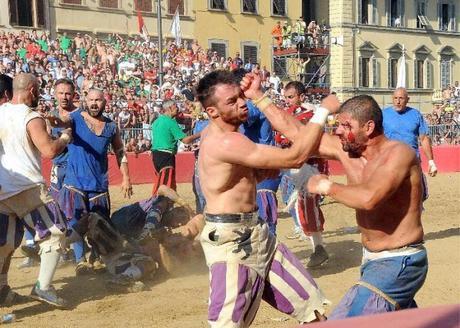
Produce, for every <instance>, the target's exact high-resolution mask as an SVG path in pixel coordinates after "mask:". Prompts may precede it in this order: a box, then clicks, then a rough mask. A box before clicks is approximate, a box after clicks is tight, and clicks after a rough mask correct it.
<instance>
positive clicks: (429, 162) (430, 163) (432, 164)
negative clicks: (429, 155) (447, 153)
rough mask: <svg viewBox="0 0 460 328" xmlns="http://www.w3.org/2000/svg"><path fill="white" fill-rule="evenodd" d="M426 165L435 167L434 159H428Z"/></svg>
mask: <svg viewBox="0 0 460 328" xmlns="http://www.w3.org/2000/svg"><path fill="white" fill-rule="evenodd" d="M428 166H434V167H436V164H435V163H434V160H432V159H430V160H429V161H428Z"/></svg>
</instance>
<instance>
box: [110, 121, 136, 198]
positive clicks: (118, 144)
mask: <svg viewBox="0 0 460 328" xmlns="http://www.w3.org/2000/svg"><path fill="white" fill-rule="evenodd" d="M112 148H113V151H114V152H115V156H116V158H117V163H118V167H119V168H120V172H121V175H122V177H123V180H122V183H121V190H122V192H123V194H124V197H125V198H126V197H128V198H131V195H132V194H133V188H132V186H131V180H130V178H129V169H128V157H127V156H126V153H125V149H124V147H123V141H122V140H121V136H120V130H118V129H117V132H116V133H115V135H114V136H113V139H112Z"/></svg>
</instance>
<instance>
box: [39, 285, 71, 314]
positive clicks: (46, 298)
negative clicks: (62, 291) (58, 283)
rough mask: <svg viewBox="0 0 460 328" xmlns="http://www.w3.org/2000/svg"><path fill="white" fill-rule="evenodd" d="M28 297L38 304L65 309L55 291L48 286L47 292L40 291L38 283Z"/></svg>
mask: <svg viewBox="0 0 460 328" xmlns="http://www.w3.org/2000/svg"><path fill="white" fill-rule="evenodd" d="M30 297H32V298H33V299H36V300H37V301H40V302H45V303H48V304H51V305H53V306H56V307H58V308H65V307H67V303H66V301H65V300H64V299H62V298H60V297H59V296H57V293H56V290H55V289H54V287H53V286H50V288H49V289H48V290H42V289H40V288H39V287H38V282H37V283H36V284H35V285H34V287H33V288H32V292H31V293H30Z"/></svg>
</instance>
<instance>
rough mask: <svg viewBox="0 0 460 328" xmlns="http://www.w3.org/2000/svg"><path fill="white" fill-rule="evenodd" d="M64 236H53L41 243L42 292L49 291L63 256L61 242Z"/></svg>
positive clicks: (40, 285) (39, 282)
mask: <svg viewBox="0 0 460 328" xmlns="http://www.w3.org/2000/svg"><path fill="white" fill-rule="evenodd" d="M62 238H63V235H51V236H50V238H49V239H47V240H45V241H43V242H41V243H40V259H41V263H40V273H39V274H38V285H39V288H40V289H41V290H48V289H49V288H50V285H51V281H52V280H53V276H54V273H55V272H56V268H57V265H58V262H59V257H60V256H61V252H60V249H61V246H60V244H61V241H62Z"/></svg>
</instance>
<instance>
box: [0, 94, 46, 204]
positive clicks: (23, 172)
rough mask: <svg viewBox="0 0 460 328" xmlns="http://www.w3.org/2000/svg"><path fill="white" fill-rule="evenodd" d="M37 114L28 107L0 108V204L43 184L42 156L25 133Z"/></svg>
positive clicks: (8, 105)
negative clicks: (1, 201) (0, 201)
mask: <svg viewBox="0 0 460 328" xmlns="http://www.w3.org/2000/svg"><path fill="white" fill-rule="evenodd" d="M35 118H39V119H42V118H41V116H40V114H38V113H37V112H34V111H33V110H31V109H30V108H29V107H28V106H27V105H24V104H21V105H13V104H10V103H5V104H3V105H2V106H0V200H4V199H7V198H9V197H11V196H14V195H16V194H18V193H20V192H21V191H24V190H27V189H30V188H32V187H34V186H36V185H38V184H42V183H45V181H44V179H43V176H42V170H41V156H40V152H39V151H38V149H37V148H36V147H35V145H34V144H33V142H32V140H31V139H30V137H29V135H28V133H27V129H26V127H27V123H29V121H30V120H32V119H35Z"/></svg>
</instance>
